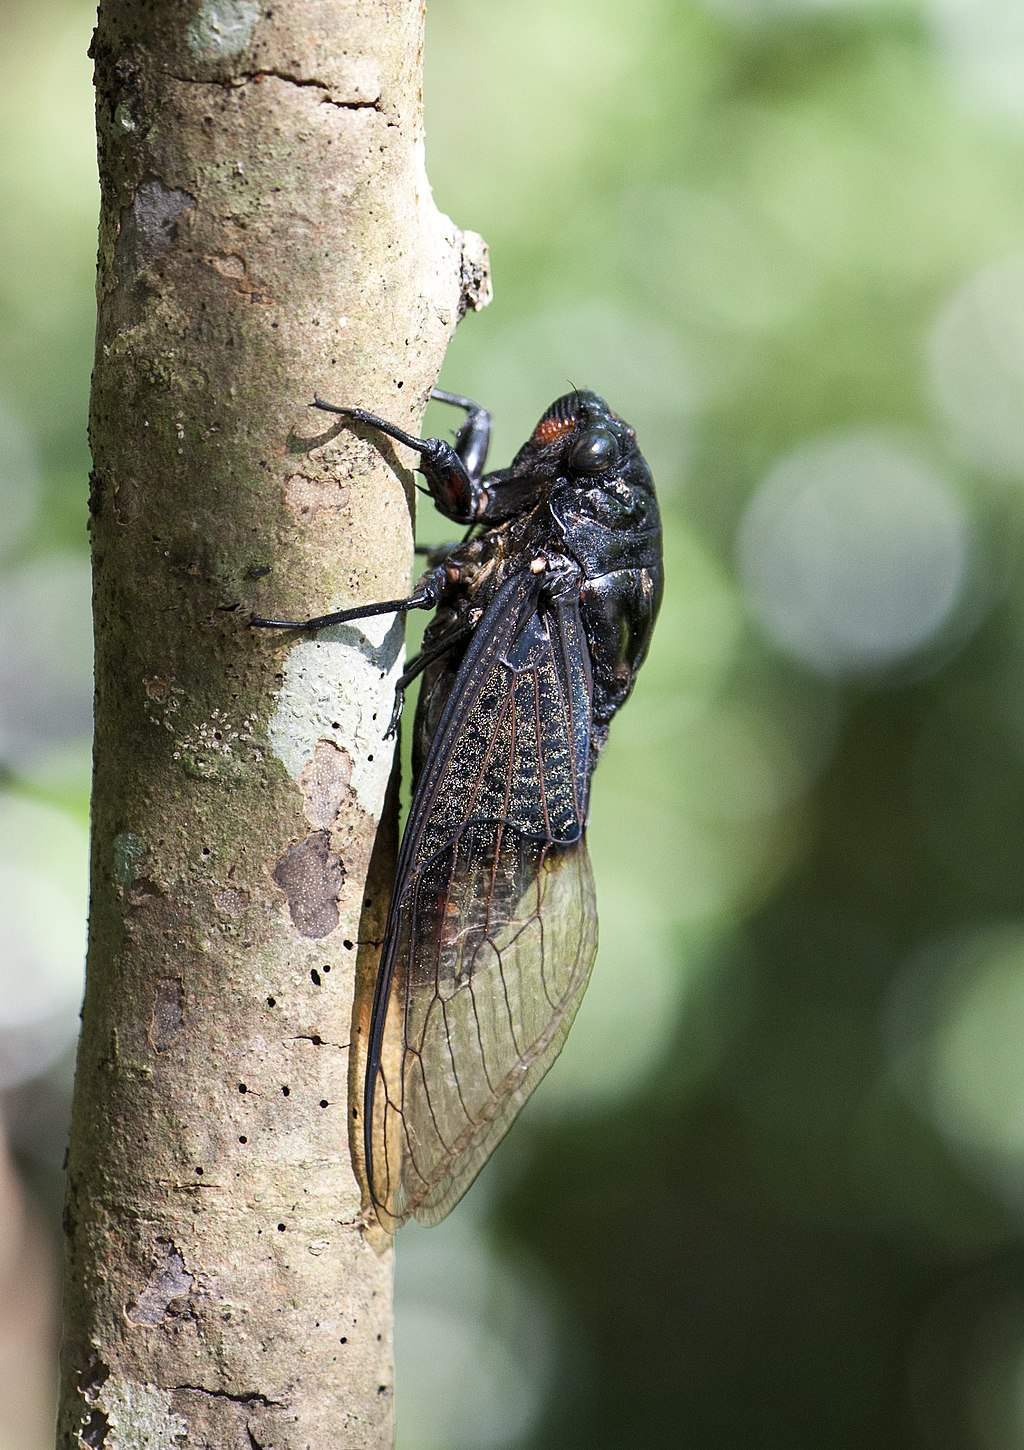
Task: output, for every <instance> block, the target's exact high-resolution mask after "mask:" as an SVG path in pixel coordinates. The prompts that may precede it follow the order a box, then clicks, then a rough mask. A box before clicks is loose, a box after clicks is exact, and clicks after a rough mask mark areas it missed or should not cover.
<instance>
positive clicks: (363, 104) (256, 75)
mask: <svg viewBox="0 0 1024 1450" xmlns="http://www.w3.org/2000/svg"><path fill="white" fill-rule="evenodd" d="M169 74H170V77H171V80H174V81H180V82H181V83H182V85H186V86H219V87H220V88H221V90H228V91H237V90H241V89H242V87H243V86H247V85H250V84H251V83H252V82H253V81H261V80H266V79H271V80H277V81H284V82H285V84H286V85H289V86H299V87H303V88H309V89H312V90H316V91H323V93H324V100H323V103H324V105H325V106H336V107H337V108H338V109H339V110H341V111H382V110H383V109H384V105H383V98H382V97H381V96H380V95H376V96H368V97H362V96H360V97H338V96H334V95H332V94H331V88H330V86H329V85H328V84H327V82H326V81H324V80H321V79H320V78H319V76H298V75H292V74H291V73H290V72H289V71H285V70H276V69H275V68H273V67H267V68H265V69H262V70H249V71H241V72H240V73H239V74H238V75H236V76H227V77H224V78H223V79H219V78H216V77H214V78H211V77H210V76H183V75H178V74H176V73H175V72H173V71H172V72H169Z"/></svg>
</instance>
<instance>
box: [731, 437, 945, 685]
mask: <svg viewBox="0 0 1024 1450" xmlns="http://www.w3.org/2000/svg"><path fill="white" fill-rule="evenodd" d="M972 552H973V536H972V530H971V526H970V523H969V521H968V517H967V514H966V511H965V509H964V506H963V503H962V501H961V499H960V498H959V496H958V495H957V493H956V491H955V490H954V489H953V487H952V486H951V485H950V484H949V483H948V482H947V481H946V479H945V478H943V476H942V475H941V474H940V473H939V472H938V471H937V470H936V469H934V468H933V467H932V466H931V465H930V464H928V463H927V462H926V461H925V460H924V459H922V458H920V457H919V456H918V455H917V454H916V453H915V452H914V451H913V450H912V449H911V448H910V447H908V446H907V445H906V444H905V443H904V442H903V441H902V440H901V439H899V438H896V437H890V436H887V435H886V434H884V433H882V432H878V431H874V430H869V429H863V430H858V431H853V432H848V433H839V434H833V435H829V436H826V437H823V438H818V439H814V440H812V441H810V442H808V443H805V444H803V445H801V446H800V447H798V448H796V449H794V450H793V452H791V453H789V454H787V455H785V456H784V457H783V458H781V459H780V460H779V461H778V462H777V463H776V464H775V466H774V467H773V468H772V469H771V470H770V471H769V473H768V474H767V476H766V477H765V478H764V480H763V481H762V483H761V485H760V486H759V487H758V489H757V490H756V491H755V493H754V495H753V497H752V498H751V500H750V502H749V504H748V506H747V509H746V511H745V513H744V515H743V518H742V520H741V523H740V528H739V533H738V538H737V553H738V561H739V570H740V576H741V579H742V582H743V586H744V590H745V593H746V599H747V603H748V605H749V607H750V609H751V612H752V613H753V615H754V617H755V619H756V620H757V622H758V623H759V624H760V626H761V628H762V629H763V630H764V632H765V633H766V634H767V635H768V636H769V638H770V639H771V640H772V641H773V642H774V643H775V644H776V645H778V646H779V647H780V648H782V649H783V650H785V651H786V652H787V653H788V654H791V655H792V656H794V657H795V658H796V659H798V660H800V661H801V662H802V663H804V664H806V665H809V666H811V668H812V669H815V670H817V671H818V672H820V673H821V674H824V675H844V674H856V673H862V672H868V671H872V670H878V669H881V668H885V667H886V666H889V665H892V664H893V663H895V662H897V661H900V660H902V659H904V658H905V657H906V656H908V655H911V654H913V653H914V652H916V651H917V650H920V649H922V648H923V647H924V646H926V645H927V644H929V643H930V641H931V640H932V639H933V637H934V636H935V635H936V634H937V633H938V631H939V630H940V629H941V628H942V626H943V625H944V624H945V622H946V621H947V619H948V618H949V616H950V614H951V613H952V611H953V610H954V608H955V607H956V605H957V602H958V600H959V599H960V596H961V592H962V591H963V588H964V585H965V583H966V581H967V578H968V573H969V566H970V561H971V556H972Z"/></svg>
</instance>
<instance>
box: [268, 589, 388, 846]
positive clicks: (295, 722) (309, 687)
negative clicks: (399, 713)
mask: <svg viewBox="0 0 1024 1450" xmlns="http://www.w3.org/2000/svg"><path fill="white" fill-rule="evenodd" d="M361 636H362V648H360V646H359V644H356V643H353V642H352V641H353V640H359V639H360V637H361ZM374 641H376V643H374ZM401 672H402V639H401V629H400V627H399V628H398V629H395V628H394V620H393V619H390V618H388V617H387V616H386V615H385V616H383V617H381V618H379V619H363V620H360V621H359V622H358V624H354V625H337V626H335V627H333V628H331V629H326V630H323V631H322V632H321V634H319V635H318V636H317V638H316V639H315V640H314V639H302V640H297V641H296V642H295V643H294V644H292V645H291V646H290V648H289V649H288V653H287V655H286V657H285V659H284V662H283V669H282V675H283V679H282V682H281V685H280V688H279V690H278V694H277V701H276V705H275V709H274V714H273V717H272V718H271V721H270V725H269V728H268V732H267V733H268V738H269V740H270V745H271V749H272V750H273V751H274V754H275V755H276V756H277V758H278V759H279V760H280V761H281V763H282V764H283V765H284V766H285V768H286V769H287V771H288V773H289V775H291V776H292V778H293V779H294V780H296V781H299V782H300V783H301V782H302V779H303V775H304V773H305V772H306V771H307V770H308V769H309V768H310V766H311V765H312V763H313V759H314V755H315V753H316V751H317V749H318V747H322V744H323V742H340V741H346V742H348V753H349V758H350V763H351V777H350V781H349V784H350V785H351V788H352V791H353V793H354V795H355V798H356V800H357V801H358V802H359V805H360V806H361V808H362V809H363V810H364V811H366V813H367V814H368V815H370V816H372V817H373V819H374V820H379V819H380V812H381V807H382V805H383V802H384V793H385V791H386V790H387V783H388V776H389V775H390V773H391V758H392V747H391V744H390V742H389V741H386V740H385V739H384V731H385V730H386V728H387V723H388V720H389V719H390V718H391V708H392V705H393V703H394V698H395V682H396V681H397V679H398V676H399V675H400V674H401Z"/></svg>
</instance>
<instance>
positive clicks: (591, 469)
mask: <svg viewBox="0 0 1024 1450" xmlns="http://www.w3.org/2000/svg"><path fill="white" fill-rule="evenodd" d="M618 458H619V444H618V440H617V439H616V437H615V434H614V433H610V432H609V431H608V429H607V428H588V429H587V431H586V432H585V433H584V434H583V435H582V437H581V438H580V439H579V440H578V441H577V442H576V443H574V444H573V446H572V451H571V452H570V454H569V467H570V468H572V469H574V470H575V471H576V472H577V473H601V472H602V471H603V470H604V469H606V468H608V467H609V465H611V464H612V463H617V462H618Z"/></svg>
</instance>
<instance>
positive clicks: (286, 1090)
mask: <svg viewBox="0 0 1024 1450" xmlns="http://www.w3.org/2000/svg"><path fill="white" fill-rule="evenodd" d="M291 1091H292V1090H291V1088H290V1087H288V1085H287V1084H285V1086H284V1087H283V1088H282V1089H281V1092H282V1093H283V1094H284V1096H285V1097H286V1098H287V1097H290V1096H291Z"/></svg>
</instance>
